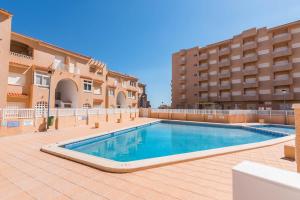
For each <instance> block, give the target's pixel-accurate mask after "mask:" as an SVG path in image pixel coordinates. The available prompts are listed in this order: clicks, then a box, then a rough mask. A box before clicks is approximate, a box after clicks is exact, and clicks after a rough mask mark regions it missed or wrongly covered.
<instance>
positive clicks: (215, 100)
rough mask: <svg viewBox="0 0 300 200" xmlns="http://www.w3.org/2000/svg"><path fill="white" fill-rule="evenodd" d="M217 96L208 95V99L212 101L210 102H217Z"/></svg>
mask: <svg viewBox="0 0 300 200" xmlns="http://www.w3.org/2000/svg"><path fill="white" fill-rule="evenodd" d="M219 99H220V98H219V97H217V96H215V97H209V101H212V102H217V101H219Z"/></svg>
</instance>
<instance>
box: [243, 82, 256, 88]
mask: <svg viewBox="0 0 300 200" xmlns="http://www.w3.org/2000/svg"><path fill="white" fill-rule="evenodd" d="M243 85H244V88H257V87H258V83H257V82H244V84H243Z"/></svg>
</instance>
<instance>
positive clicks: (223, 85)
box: [219, 84, 231, 90]
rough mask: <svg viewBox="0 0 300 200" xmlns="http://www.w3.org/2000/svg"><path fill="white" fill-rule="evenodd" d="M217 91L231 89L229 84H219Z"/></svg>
mask: <svg viewBox="0 0 300 200" xmlns="http://www.w3.org/2000/svg"><path fill="white" fill-rule="evenodd" d="M219 89H220V90H230V89H231V84H220V85H219Z"/></svg>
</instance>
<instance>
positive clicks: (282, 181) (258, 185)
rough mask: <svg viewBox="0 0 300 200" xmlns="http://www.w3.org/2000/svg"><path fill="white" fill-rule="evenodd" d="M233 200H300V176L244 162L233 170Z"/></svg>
mask: <svg viewBox="0 0 300 200" xmlns="http://www.w3.org/2000/svg"><path fill="white" fill-rule="evenodd" d="M232 173H233V200H254V199H255V200H300V174H298V173H295V172H291V171H286V170H283V169H278V168H274V167H269V166H266V165H262V164H258V163H254V162H250V161H243V162H242V163H240V164H238V165H236V166H235V167H234V168H233V169H232Z"/></svg>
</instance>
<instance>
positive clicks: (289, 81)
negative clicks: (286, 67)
mask: <svg viewBox="0 0 300 200" xmlns="http://www.w3.org/2000/svg"><path fill="white" fill-rule="evenodd" d="M292 84H293V79H292V78H290V79H281V80H278V79H277V80H276V79H274V80H273V86H281V85H292Z"/></svg>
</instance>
